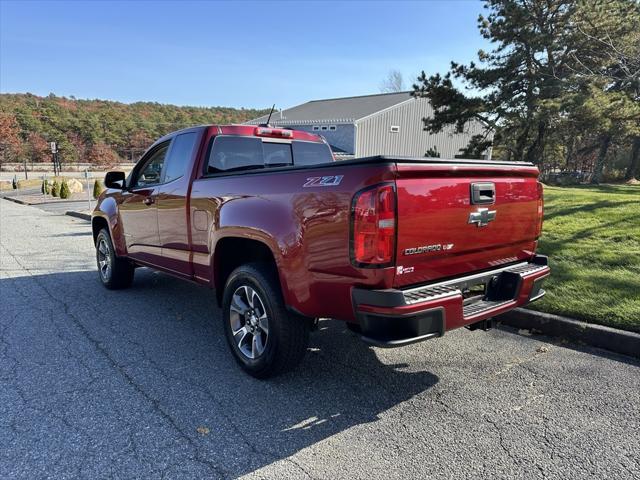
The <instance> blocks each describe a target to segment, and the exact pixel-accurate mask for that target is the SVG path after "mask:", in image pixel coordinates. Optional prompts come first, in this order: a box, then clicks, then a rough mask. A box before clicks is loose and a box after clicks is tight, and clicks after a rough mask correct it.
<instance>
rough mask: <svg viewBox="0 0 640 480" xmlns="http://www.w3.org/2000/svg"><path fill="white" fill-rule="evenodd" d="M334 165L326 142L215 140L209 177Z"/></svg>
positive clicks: (210, 152)
mask: <svg viewBox="0 0 640 480" xmlns="http://www.w3.org/2000/svg"><path fill="white" fill-rule="evenodd" d="M329 162H333V155H332V153H331V149H330V148H329V146H328V145H327V144H326V143H320V142H306V141H302V140H293V141H292V142H273V141H268V140H263V139H261V138H257V137H241V136H233V135H220V136H217V137H215V139H214V141H213V145H212V146H211V148H210V151H209V157H208V161H207V172H206V173H208V174H215V173H220V172H229V171H233V170H254V169H261V168H270V167H271V168H272V167H286V166H293V165H295V166H307V165H319V164H323V163H329Z"/></svg>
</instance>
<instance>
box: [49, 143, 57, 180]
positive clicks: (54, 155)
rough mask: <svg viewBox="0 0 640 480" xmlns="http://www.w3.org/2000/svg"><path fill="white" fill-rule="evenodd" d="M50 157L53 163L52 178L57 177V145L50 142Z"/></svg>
mask: <svg viewBox="0 0 640 480" xmlns="http://www.w3.org/2000/svg"><path fill="white" fill-rule="evenodd" d="M50 145H51V155H52V162H53V176H54V177H57V176H58V144H57V143H56V142H51V143H50Z"/></svg>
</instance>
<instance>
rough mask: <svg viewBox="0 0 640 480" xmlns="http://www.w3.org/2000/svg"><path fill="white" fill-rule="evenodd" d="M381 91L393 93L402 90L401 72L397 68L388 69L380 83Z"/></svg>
mask: <svg viewBox="0 0 640 480" xmlns="http://www.w3.org/2000/svg"><path fill="white" fill-rule="evenodd" d="M380 91H381V92H382V93H395V92H402V91H404V80H403V78H402V73H400V72H399V71H398V70H390V71H389V73H388V74H387V76H386V78H385V79H384V80H383V81H382V82H381V83H380Z"/></svg>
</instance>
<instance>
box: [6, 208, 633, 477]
mask: <svg viewBox="0 0 640 480" xmlns="http://www.w3.org/2000/svg"><path fill="white" fill-rule="evenodd" d="M0 263H1V264H0V302H1V304H0V478H29V479H31V478H43V477H48V478H78V477H81V478H236V477H242V476H247V477H249V478H314V479H321V478H323V479H324V478H326V479H336V478H367V479H371V478H428V477H433V478H456V479H461V478H563V479H566V478H612V479H627V478H628V479H632V478H639V477H640V455H639V454H638V452H640V368H639V367H640V364H639V363H638V362H636V361H633V360H631V359H629V358H626V357H621V356H616V355H614V354H609V353H607V352H604V351H599V350H595V349H590V348H586V347H581V346H577V345H571V344H561V343H559V342H556V341H552V340H550V339H548V338H545V337H540V336H535V335H533V336H531V335H525V334H524V333H522V334H519V333H518V332H515V331H513V330H507V329H494V330H492V331H490V332H487V333H485V332H481V331H476V332H469V331H466V330H459V331H455V332H451V333H450V334H447V335H446V336H445V337H443V338H441V339H437V340H432V341H428V342H425V343H421V344H416V345H412V346H409V347H405V348H401V349H393V350H384V349H377V348H371V347H368V346H367V345H365V344H363V343H362V342H360V341H359V339H358V337H357V336H356V335H355V334H353V333H351V332H350V331H348V330H347V329H346V328H345V327H344V326H343V324H341V323H340V322H337V321H333V320H324V321H321V323H320V329H319V331H318V332H315V333H314V334H313V335H312V338H311V346H310V349H309V351H308V352H307V356H306V358H305V360H304V361H303V363H302V365H301V366H300V368H299V369H298V370H297V371H295V372H293V373H290V374H287V375H285V376H282V377H278V378H277V379H275V380H271V381H258V380H255V379H253V378H250V377H248V376H246V375H245V374H243V373H242V372H241V371H240V369H239V368H238V367H236V365H235V363H234V361H233V359H232V357H231V355H230V354H229V353H228V352H227V346H226V344H225V340H224V337H223V330H222V324H221V314H220V310H219V309H218V308H217V306H216V304H215V300H214V297H213V295H212V293H211V291H209V290H207V289H205V288H202V287H199V286H196V285H192V284H190V283H188V282H184V281H180V280H176V279H173V278H171V277H169V276H166V275H164V274H159V273H153V272H151V271H148V270H147V269H139V270H138V271H137V272H136V279H135V282H134V285H133V287H132V288H131V289H129V290H126V291H107V290H106V289H104V288H103V287H102V286H101V285H100V283H99V281H98V279H97V273H96V271H95V270H96V268H95V264H94V263H95V262H94V253H93V245H92V239H91V233H90V227H89V224H88V223H87V222H85V221H82V220H78V219H74V218H70V217H66V216H64V215H60V214H59V213H57V212H51V211H43V210H41V209H37V208H35V207H29V206H23V205H17V204H14V203H12V202H9V201H6V200H0ZM328 301H330V299H328Z"/></svg>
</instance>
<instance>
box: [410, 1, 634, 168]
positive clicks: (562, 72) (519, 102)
mask: <svg viewBox="0 0 640 480" xmlns="http://www.w3.org/2000/svg"><path fill="white" fill-rule="evenodd" d="M638 5H639V4H638V3H637V2H636V1H634V0H588V1H587V0H584V1H583V0H485V7H486V8H487V9H488V10H489V13H488V15H486V16H484V15H480V17H479V19H478V28H479V30H480V33H481V34H482V36H483V37H484V38H485V39H487V40H489V41H490V42H491V44H492V50H491V51H489V52H484V51H482V50H481V51H479V52H478V62H477V63H476V62H471V63H469V64H468V65H464V64H459V63H456V62H452V63H451V69H450V71H449V72H448V73H446V74H445V75H440V74H438V73H436V74H434V75H431V76H427V74H426V73H425V72H422V75H421V76H420V77H419V78H418V82H417V84H416V85H414V95H415V96H424V97H428V98H429V100H430V102H431V104H432V106H433V108H434V114H433V116H432V117H430V118H426V119H424V125H425V129H426V130H427V131H430V132H432V133H438V132H440V131H442V130H443V129H445V128H446V127H449V126H453V127H454V128H455V130H456V131H458V132H462V131H463V130H464V128H465V126H466V125H467V123H468V122H470V121H478V122H482V123H483V124H485V125H486V126H487V131H486V133H485V134H484V135H476V136H474V137H473V138H472V139H471V142H470V144H469V145H468V146H467V147H466V148H464V149H462V151H463V152H464V153H465V154H467V155H477V154H478V153H480V152H481V151H482V150H484V149H486V148H488V147H489V146H492V145H496V147H498V151H499V152H502V154H503V155H504V157H506V158H507V159H513V160H526V161H531V162H534V163H537V164H541V163H542V162H543V160H544V155H545V152H553V154H555V155H558V153H557V152H558V151H560V150H562V148H559V147H561V146H562V142H563V141H564V142H566V141H574V140H575V139H576V138H577V137H578V138H579V139H580V140H584V139H596V140H595V141H596V144H595V146H593V147H590V148H591V151H593V150H598V151H599V155H598V158H599V161H598V165H597V166H596V168H602V165H603V162H604V159H605V157H606V153H607V150H608V148H609V145H610V144H611V142H612V140H615V139H620V138H622V137H623V136H624V135H629V134H630V133H627V132H629V131H628V129H626V127H625V128H623V127H622V123H624V122H628V120H629V118H636V120H635V121H636V123H637V124H640V122H638V120H637V117H634V115H635V113H633V111H632V110H633V108H632V104H633V101H626V100H625V101H624V109H623V110H624V112H625V113H624V114H620V115H615V116H613V117H611V116H610V114H611V112H612V111H615V108H612V107H614V105H615V103H616V101H621V98H620V97H618V98H616V97H615V96H613V95H609V94H613V93H614V90H612V86H613V85H614V84H615V83H616V82H617V80H611V76H612V75H613V73H612V71H616V69H615V68H614V66H615V63H616V62H614V61H612V53H611V52H618V51H620V52H625V53H624V55H626V57H625V58H627V57H628V58H638V55H637V53H635V52H636V51H637V50H633V49H628V48H622V47H620V48H619V49H616V48H606V45H605V44H606V42H608V41H609V40H610V39H615V41H620V42H623V43H622V45H627V44H633V40H631V38H632V37H633V35H634V32H637V31H638V29H639V27H638V18H640V16H639V15H638ZM635 38H637V37H635ZM636 44H638V42H637V40H636ZM614 47H615V46H614ZM628 52H632V53H631V54H629V53H628ZM618 63H620V64H622V63H621V62H618ZM618 70H620V69H618ZM628 70H629V71H632V72H636V71H637V69H633V68H631V69H628ZM636 75H637V74H636ZM635 81H636V84H637V77H636V80H635ZM458 84H462V85H463V88H461V87H458ZM600 94H607V95H606V96H602V95H600ZM629 99H630V100H632V96H629ZM635 104H636V105H640V102H639V101H637V100H636V103H635ZM585 112H588V113H589V115H588V116H589V117H590V119H591V121H590V122H587V121H585V120H584V119H585V116H584V113H585ZM607 115H609V118H608V120H607ZM594 119H596V120H597V122H596V123H595V124H594V123H593V120H594ZM491 133H494V138H493V141H492V140H491V137H490V134H491ZM583 147H584V145H583ZM571 151H573V149H571Z"/></svg>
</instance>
